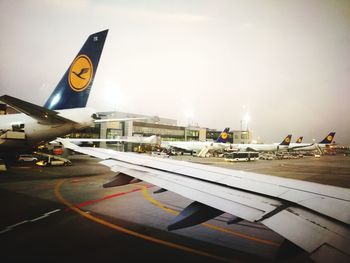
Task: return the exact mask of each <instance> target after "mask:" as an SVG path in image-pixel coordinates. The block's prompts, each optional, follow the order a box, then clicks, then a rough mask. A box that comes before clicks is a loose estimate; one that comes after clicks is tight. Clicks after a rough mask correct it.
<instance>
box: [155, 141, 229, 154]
mask: <svg viewBox="0 0 350 263" xmlns="http://www.w3.org/2000/svg"><path fill="white" fill-rule="evenodd" d="M161 147H163V148H169V147H170V148H176V149H182V150H185V151H193V152H196V153H198V152H200V151H201V150H202V149H203V148H204V147H209V148H210V149H213V150H219V149H225V148H226V147H227V148H228V147H229V144H226V143H219V142H198V141H164V142H162V144H161Z"/></svg>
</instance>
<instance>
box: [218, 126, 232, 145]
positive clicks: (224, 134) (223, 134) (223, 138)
mask: <svg viewBox="0 0 350 263" xmlns="http://www.w3.org/2000/svg"><path fill="white" fill-rule="evenodd" d="M229 131H230V128H225V129H224V130H223V131H222V132H221V133H220V135H219V137H218V138H217V139H216V142H222V143H226V142H228V138H229V135H228V132H229Z"/></svg>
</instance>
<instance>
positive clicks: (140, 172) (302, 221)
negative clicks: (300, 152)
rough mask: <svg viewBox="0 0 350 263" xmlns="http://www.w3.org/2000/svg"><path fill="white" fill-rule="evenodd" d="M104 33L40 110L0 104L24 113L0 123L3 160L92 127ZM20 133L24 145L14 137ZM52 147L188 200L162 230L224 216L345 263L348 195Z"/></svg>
mask: <svg viewBox="0 0 350 263" xmlns="http://www.w3.org/2000/svg"><path fill="white" fill-rule="evenodd" d="M107 32H108V30H105V31H101V32H98V33H95V34H92V35H90V36H89V37H88V39H87V41H86V42H85V44H84V45H83V47H82V49H81V50H80V52H79V53H78V55H77V56H76V57H75V59H74V60H73V62H72V64H71V65H70V66H69V68H68V70H67V72H66V73H65V75H64V76H63V78H62V79H61V81H60V82H59V84H58V85H57V87H56V89H55V90H54V92H53V94H52V95H51V96H50V98H49V99H48V101H47V102H46V103H45V105H44V107H41V106H38V105H34V104H32V103H29V102H26V101H23V100H19V99H17V98H14V97H10V96H6V95H4V96H2V97H0V100H1V101H3V102H5V103H7V104H9V105H11V106H12V107H14V108H15V109H17V110H19V111H21V112H22V114H13V115H5V116H0V130H1V132H2V133H1V136H0V152H1V153H2V154H4V153H9V152H18V151H20V150H22V149H24V148H31V147H32V145H34V144H36V143H39V142H40V141H51V140H53V139H55V138H56V137H58V136H62V135H65V134H69V133H72V132H75V131H77V130H80V129H82V128H85V127H89V126H91V125H92V124H93V123H94V121H95V119H96V112H95V111H94V110H92V109H88V108H86V107H85V106H86V102H87V99H88V95H89V92H90V89H91V85H92V82H93V79H94V76H95V73H96V69H97V65H98V62H99V59H100V55H101V52H102V49H103V46H104V42H105V39H106V36H107ZM18 131H20V132H19V133H21V134H25V137H24V138H20V137H16V132H18ZM21 131H22V132H21ZM23 131H24V132H23ZM227 131H228V130H226V131H224V132H226V135H225V133H222V134H221V136H220V138H219V140H218V141H217V142H216V143H221V144H224V142H223V141H222V140H225V139H227ZM333 136H334V133H331V134H330V135H329V138H328V137H327V138H326V139H325V140H323V141H321V142H320V143H319V145H320V144H325V143H330V142H331V141H332V139H333ZM290 139H291V136H290V135H289V136H287V137H286V139H285V140H283V142H282V143H281V144H278V145H274V144H271V145H269V147H270V149H272V150H273V149H281V148H287V147H289V145H287V144H290ZM58 140H59V141H61V142H62V143H63V144H64V146H65V147H66V148H69V149H71V150H74V151H77V152H80V153H84V154H88V155H91V156H95V157H98V158H100V159H103V161H101V162H100V164H102V165H106V166H108V167H110V169H111V170H112V171H114V172H116V173H117V176H116V177H115V178H114V179H113V181H111V182H110V183H108V184H106V186H119V185H124V184H128V183H131V182H134V181H135V180H134V178H137V179H140V180H143V181H146V182H148V183H151V184H154V185H157V186H159V187H161V188H162V189H166V190H170V191H173V192H175V193H177V194H180V195H182V196H184V197H186V198H189V199H191V200H193V203H192V204H190V205H189V206H188V207H186V208H185V209H184V210H183V211H182V212H181V213H180V214H179V215H178V216H176V217H175V219H174V221H173V222H172V223H170V225H169V226H168V230H175V229H179V228H184V227H189V226H193V225H196V224H199V223H202V222H204V221H207V220H209V219H212V218H215V217H216V216H219V215H221V214H222V213H225V212H226V213H228V214H232V215H234V216H235V222H238V221H241V220H247V221H250V222H259V223H261V224H263V225H265V226H267V227H268V228H270V229H272V230H273V231H275V232H277V233H278V234H280V235H281V236H283V237H284V238H286V241H285V242H287V243H285V244H284V245H282V246H281V247H282V248H281V249H283V247H288V246H289V245H290V244H289V243H288V242H292V243H294V244H295V245H296V246H298V247H300V248H302V249H303V250H305V251H307V252H308V253H309V256H310V258H311V259H313V260H315V261H319V262H340V261H341V262H349V261H350V256H349V255H350V246H349V240H350V229H349V224H350V195H349V190H348V189H345V188H340V187H334V186H328V185H321V184H316V183H310V182H306V181H300V180H292V179H286V178H280V177H276V176H268V175H262V174H256V173H250V172H242V171H236V170H232V169H224V168H220V167H215V166H210V165H203V164H195V163H189V162H183V161H178V160H169V159H166V160H165V159H162V158H156V157H151V156H146V155H140V154H135V153H126V152H116V151H113V150H110V149H102V148H92V147H91V148H90V147H79V146H77V145H75V144H73V143H71V142H69V141H66V140H62V139H58ZM177 146H180V145H177ZM298 146H299V147H300V146H301V144H298ZM309 146H310V147H311V146H312V144H309V145H304V147H305V148H306V147H309ZM237 147H239V145H238V146H237ZM244 147H246V149H247V147H251V148H252V149H253V150H254V149H255V150H258V148H259V147H268V146H267V145H252V144H249V145H244ZM163 192H164V191H163ZM287 240H288V241H287ZM293 251H294V250H293ZM295 251H299V250H296V249H295Z"/></svg>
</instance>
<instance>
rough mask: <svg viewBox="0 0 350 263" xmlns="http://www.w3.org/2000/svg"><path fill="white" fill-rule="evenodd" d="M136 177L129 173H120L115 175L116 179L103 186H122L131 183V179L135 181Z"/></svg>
mask: <svg viewBox="0 0 350 263" xmlns="http://www.w3.org/2000/svg"><path fill="white" fill-rule="evenodd" d="M134 179H135V178H134V177H131V176H129V175H126V174H123V173H119V174H118V175H116V176H115V177H114V179H113V180H112V181H110V182H108V183H105V184H104V185H103V188H108V187H115V186H122V185H126V184H130V183H131V181H133V180H134Z"/></svg>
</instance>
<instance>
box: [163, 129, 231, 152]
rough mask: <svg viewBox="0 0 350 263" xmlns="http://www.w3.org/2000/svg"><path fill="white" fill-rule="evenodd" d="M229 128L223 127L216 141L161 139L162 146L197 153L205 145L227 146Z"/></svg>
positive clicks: (221, 147) (216, 147) (211, 147)
mask: <svg viewBox="0 0 350 263" xmlns="http://www.w3.org/2000/svg"><path fill="white" fill-rule="evenodd" d="M229 130H230V128H225V129H224V130H223V131H222V132H221V133H220V135H219V137H218V138H217V139H216V142H199V141H162V142H161V147H162V148H173V149H175V150H179V151H181V152H184V151H186V152H192V153H194V152H195V153H198V152H200V151H201V150H202V149H203V148H205V147H210V149H214V150H215V149H216V150H217V149H224V148H225V147H227V145H226V142H227V141H228V138H229V136H228V132H229Z"/></svg>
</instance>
